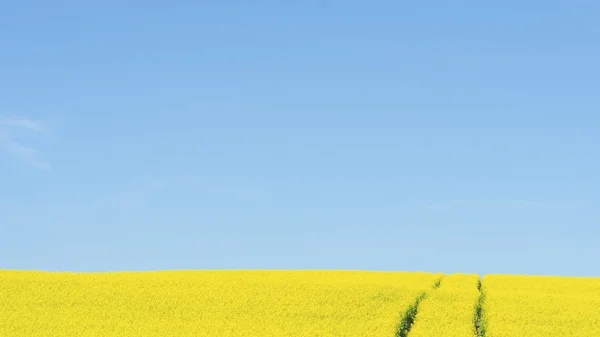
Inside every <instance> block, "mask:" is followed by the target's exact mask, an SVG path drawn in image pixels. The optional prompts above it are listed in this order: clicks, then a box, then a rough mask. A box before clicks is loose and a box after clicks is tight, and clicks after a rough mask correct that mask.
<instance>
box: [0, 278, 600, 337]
mask: <svg viewBox="0 0 600 337" xmlns="http://www.w3.org/2000/svg"><path fill="white" fill-rule="evenodd" d="M20 336H35V337H50V336H52V337H55V336H61V337H70V336H77V337H86V336H90V337H91V336H94V337H128V336H145V337H146V336H147V337H153V336H156V337H158V336H161V337H163V336H165V337H170V336H172V337H178V336H225V337H227V336H257V337H259V336H260V337H263V336H264V337H271V336H272V337H276V336H277V337H280V336H290V337H291V336H298V337H303V336H360V337H365V336H370V337H371V336H372V337H379V336H381V337H383V336H389V337H407V336H409V337H429V336H439V337H455V336H456V337H458V336H468V337H478V336H486V337H517V336H528V337H537V336H547V337H553V336H563V337H564V336H573V337H587V336H590V337H594V336H600V278H574V277H541V276H510V275H486V276H484V277H483V278H481V279H480V277H479V275H473V274H450V275H444V274H441V273H440V274H436V273H412V272H367V271H156V272H115V273H67V272H41V271H14V270H0V337H20Z"/></svg>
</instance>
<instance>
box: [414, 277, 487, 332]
mask: <svg viewBox="0 0 600 337" xmlns="http://www.w3.org/2000/svg"><path fill="white" fill-rule="evenodd" d="M478 284H479V275H463V274H452V275H449V276H447V277H445V278H444V279H443V280H442V281H441V284H440V287H439V288H438V289H436V290H435V291H432V292H431V293H430V294H429V295H428V296H427V297H425V298H424V299H423V300H422V301H421V302H420V303H419V307H418V313H417V315H416V317H415V321H414V325H413V326H412V328H411V330H410V335H409V336H410V337H440V336H444V337H466V336H470V337H473V336H476V335H477V331H476V330H475V324H474V322H473V319H474V317H475V314H476V312H475V311H476V309H477V308H476V306H477V303H478V300H479V297H480V292H479V288H478Z"/></svg>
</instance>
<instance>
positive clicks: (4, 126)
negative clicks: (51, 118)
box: [0, 118, 50, 170]
mask: <svg viewBox="0 0 600 337" xmlns="http://www.w3.org/2000/svg"><path fill="white" fill-rule="evenodd" d="M19 129H20V130H27V131H33V132H36V133H43V134H46V133H47V130H46V128H45V127H44V125H43V124H42V123H41V122H39V121H35V120H30V119H26V118H0V150H3V151H4V152H7V153H9V154H12V155H14V156H16V157H19V158H20V159H21V160H23V161H25V162H26V163H28V164H29V165H31V166H34V167H37V168H40V169H44V170H47V169H49V168H50V164H49V163H48V162H46V161H43V160H41V159H39V151H38V150H36V149H35V148H33V147H30V146H28V145H25V144H23V143H21V142H19V141H18V140H16V139H15V137H14V136H13V134H12V132H13V131H15V130H19Z"/></svg>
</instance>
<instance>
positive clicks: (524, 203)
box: [427, 199, 585, 212]
mask: <svg viewBox="0 0 600 337" xmlns="http://www.w3.org/2000/svg"><path fill="white" fill-rule="evenodd" d="M583 206H585V202H584V201H582V200H562V201H539V200H519V199H513V200H488V201H483V200H451V201H448V202H439V203H433V204H430V205H428V206H427V209H428V210H430V211H437V212H440V211H449V210H459V209H542V208H543V209H547V208H553V209H559V208H560V209H565V208H568V209H571V208H580V207H583Z"/></svg>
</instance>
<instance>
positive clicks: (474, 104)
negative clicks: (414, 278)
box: [0, 0, 600, 276]
mask: <svg viewBox="0 0 600 337" xmlns="http://www.w3.org/2000/svg"><path fill="white" fill-rule="evenodd" d="M599 10H600V5H599V4H598V3H595V2H593V1H581V0H580V1H574V0H570V1H526V2H523V1H514V0H510V1H496V2H493V3H491V2H485V4H484V3H483V2H481V1H477V2H475V1H418V2H417V1H338V0H335V1H334V0H319V1H310V0H309V1H252V2H248V1H221V2H213V3H209V2H204V1H185V0H184V1H174V2H165V1H162V2H159V1H137V0H135V1H133V0H132V1H126V2H123V1H115V0H104V1H96V2H85V3H84V2H81V1H53V2H52V3H50V2H46V1H39V0H38V1H21V2H15V1H10V2H6V3H3V4H2V5H0V50H1V52H0V233H1V235H0V256H1V257H2V258H1V259H0V261H1V262H0V268H3V269H42V270H60V271H121V270H158V269H360V270H408V271H421V270H422V271H434V272H448V273H449V272H473V273H480V274H487V273H518V274H545V275H548V274H551V275H584V276H598V269H597V261H598V258H600V244H598V242H599V241H600V228H599V225H598V224H599V223H600V211H599V210H600V208H599V205H600V198H599V196H600V192H599V189H598V186H600V173H599V172H600V150H599V144H600V116H599V112H600V98H599V96H598V93H599V92H600V81H599V78H600V61H598V60H600V24H599V23H598V22H597V14H598V13H599Z"/></svg>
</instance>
